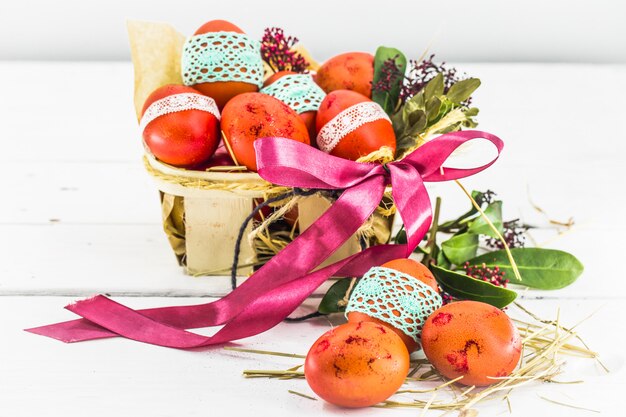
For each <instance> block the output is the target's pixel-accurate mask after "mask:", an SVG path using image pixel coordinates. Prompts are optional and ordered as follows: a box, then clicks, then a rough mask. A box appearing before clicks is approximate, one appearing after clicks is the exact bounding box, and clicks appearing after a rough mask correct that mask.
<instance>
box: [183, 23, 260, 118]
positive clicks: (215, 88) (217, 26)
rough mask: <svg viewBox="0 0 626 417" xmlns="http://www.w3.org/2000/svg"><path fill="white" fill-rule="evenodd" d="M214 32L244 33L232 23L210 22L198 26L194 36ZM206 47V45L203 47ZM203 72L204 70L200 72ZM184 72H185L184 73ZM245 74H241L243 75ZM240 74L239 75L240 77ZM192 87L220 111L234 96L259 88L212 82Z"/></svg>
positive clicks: (221, 69) (248, 83) (219, 69)
mask: <svg viewBox="0 0 626 417" xmlns="http://www.w3.org/2000/svg"><path fill="white" fill-rule="evenodd" d="M215 32H233V33H241V34H243V33H244V31H243V30H241V28H239V27H238V26H236V25H234V24H233V23H230V22H227V21H226V20H211V21H209V22H207V23H205V24H204V25H202V26H200V27H199V28H198V30H196V32H195V33H194V35H202V34H205V33H215ZM203 45H204V44H203ZM204 47H206V45H204ZM260 62H261V56H260V54H259V64H260ZM215 70H216V71H225V69H224V68H219V67H217V68H215ZM240 70H241V71H245V72H247V71H258V69H254V68H243V69H240ZM201 71H204V70H201ZM184 72H185V71H184ZM245 72H242V74H244V73H245ZM242 74H241V75H242ZM193 87H194V88H195V89H197V90H198V91H200V92H201V93H202V94H205V95H207V96H209V97H211V98H213V99H214V100H215V102H216V103H217V106H218V107H219V109H220V110H221V109H222V108H223V107H224V106H225V105H226V103H227V102H228V100H230V99H231V98H233V97H234V96H236V95H238V94H242V93H248V92H253V91H258V90H259V86H258V85H256V84H254V83H250V82H244V81H212V82H201V83H198V84H193Z"/></svg>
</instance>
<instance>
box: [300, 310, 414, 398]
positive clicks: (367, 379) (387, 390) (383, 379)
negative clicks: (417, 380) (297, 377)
mask: <svg viewBox="0 0 626 417" xmlns="http://www.w3.org/2000/svg"><path fill="white" fill-rule="evenodd" d="M408 370H409V353H408V351H407V350H406V347H405V346H404V343H403V342H402V340H401V339H400V337H399V336H398V335H397V334H395V333H394V332H393V331H392V330H391V329H389V328H388V327H386V326H383V325H381V324H376V323H372V322H358V323H346V324H343V325H341V326H338V327H336V328H334V329H332V330H330V331H328V332H326V333H324V334H323V335H322V336H321V337H320V338H319V339H317V340H316V341H315V343H313V346H312V347H311V349H310V350H309V353H308V354H307V357H306V361H305V363H304V374H305V376H306V380H307V382H308V383H309V386H310V387H311V389H312V390H313V391H314V392H315V393H316V394H317V395H319V396H320V397H322V398H323V399H324V400H326V401H328V402H330V403H332V404H335V405H339V406H342V407H350V408H357V407H368V406H371V405H374V404H377V403H379V402H381V401H384V400H386V399H387V398H389V397H390V396H391V395H393V394H394V393H395V392H396V391H397V390H398V388H400V386H402V384H403V383H404V380H405V378H406V376H407V373H408Z"/></svg>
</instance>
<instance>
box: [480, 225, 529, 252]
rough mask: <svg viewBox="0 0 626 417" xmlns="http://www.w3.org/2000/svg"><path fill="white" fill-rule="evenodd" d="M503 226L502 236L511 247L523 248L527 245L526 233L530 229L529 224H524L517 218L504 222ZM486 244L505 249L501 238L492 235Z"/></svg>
mask: <svg viewBox="0 0 626 417" xmlns="http://www.w3.org/2000/svg"><path fill="white" fill-rule="evenodd" d="M503 227H504V231H503V232H502V237H503V238H504V240H505V242H506V244H507V246H508V247H509V248H523V247H524V246H525V245H526V236H525V233H526V232H527V231H528V226H525V225H523V224H522V223H521V222H520V221H519V219H515V220H511V221H508V222H504V224H503ZM485 244H486V245H487V246H489V247H490V248H493V249H504V245H503V244H502V241H501V240H500V239H496V238H492V237H490V238H487V240H486V241H485Z"/></svg>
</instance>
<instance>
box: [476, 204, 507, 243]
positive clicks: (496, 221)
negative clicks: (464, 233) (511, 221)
mask: <svg viewBox="0 0 626 417" xmlns="http://www.w3.org/2000/svg"><path fill="white" fill-rule="evenodd" d="M484 213H485V216H487V218H488V219H489V220H491V223H493V225H494V226H495V227H496V229H498V232H500V233H502V230H503V228H502V201H494V202H493V203H491V204H489V205H488V206H487V208H486V209H485V210H484ZM468 231H470V232H472V233H475V234H477V235H487V236H491V237H493V238H497V237H498V235H497V234H496V233H495V232H494V231H493V229H492V228H491V227H490V226H489V224H487V221H486V220H485V219H484V218H483V216H479V217H476V219H475V220H473V221H472V222H471V223H470V224H469V229H468Z"/></svg>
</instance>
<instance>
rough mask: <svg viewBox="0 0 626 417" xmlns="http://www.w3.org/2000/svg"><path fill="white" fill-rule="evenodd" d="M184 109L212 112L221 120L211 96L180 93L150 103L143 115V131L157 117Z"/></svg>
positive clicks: (141, 123) (141, 126)
mask: <svg viewBox="0 0 626 417" xmlns="http://www.w3.org/2000/svg"><path fill="white" fill-rule="evenodd" d="M184 110H202V111H206V112H209V113H211V114H212V115H213V116H215V117H217V120H220V111H219V109H218V108H217V104H215V100H213V99H212V98H211V97H207V96H203V95H202V94H196V93H180V94H173V95H171V96H167V97H164V98H162V99H160V100H157V101H155V102H154V103H152V104H150V106H149V107H148V108H147V109H146V112H145V113H144V114H143V116H142V117H141V122H139V127H140V129H141V131H142V132H143V130H144V129H145V127H146V126H147V125H148V123H150V122H151V121H153V120H154V119H156V118H157V117H160V116H163V115H165V114H170V113H175V112H179V111H184Z"/></svg>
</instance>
